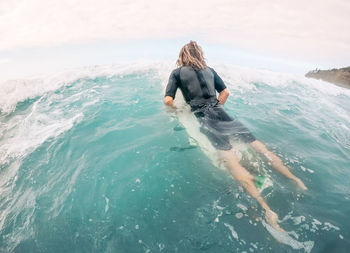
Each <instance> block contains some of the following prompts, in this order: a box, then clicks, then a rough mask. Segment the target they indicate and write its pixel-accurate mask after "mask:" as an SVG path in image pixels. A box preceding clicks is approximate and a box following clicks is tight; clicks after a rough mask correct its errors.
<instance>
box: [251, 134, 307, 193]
mask: <svg viewBox="0 0 350 253" xmlns="http://www.w3.org/2000/svg"><path fill="white" fill-rule="evenodd" d="M250 145H251V146H252V147H253V149H254V150H255V151H257V152H259V153H261V154H263V155H264V156H265V157H266V158H267V160H268V161H269V162H271V166H272V168H274V169H275V170H277V171H279V172H280V173H281V174H283V175H284V176H285V177H287V178H289V179H291V180H293V181H294V182H295V183H296V184H297V185H298V186H299V187H300V188H301V189H303V190H307V187H306V186H305V185H304V183H303V181H301V180H300V178H298V177H296V176H294V175H293V174H292V173H291V172H290V171H289V169H288V168H287V166H285V165H284V164H283V162H282V160H281V159H280V158H279V157H278V156H276V155H275V154H274V153H272V152H271V151H269V150H268V149H267V148H266V146H265V145H264V144H263V143H262V142H260V141H258V140H256V141H253V142H252V143H250Z"/></svg>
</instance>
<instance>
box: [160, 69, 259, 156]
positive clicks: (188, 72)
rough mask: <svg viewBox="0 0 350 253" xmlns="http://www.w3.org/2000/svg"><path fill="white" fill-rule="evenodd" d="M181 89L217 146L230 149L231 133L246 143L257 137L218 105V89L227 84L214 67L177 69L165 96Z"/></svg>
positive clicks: (203, 130)
mask: <svg viewBox="0 0 350 253" xmlns="http://www.w3.org/2000/svg"><path fill="white" fill-rule="evenodd" d="M178 88H180V90H181V92H182V94H183V96H184V98H185V101H186V102H187V103H188V104H189V105H190V106H191V110H192V112H193V113H194V114H195V115H196V117H197V119H198V120H199V122H200V123H201V131H202V132H203V133H204V134H206V135H207V136H208V138H209V140H210V142H211V143H212V144H213V146H214V147H215V148H217V149H220V150H229V149H231V148H232V146H231V144H230V136H234V137H237V138H238V139H240V140H242V141H243V142H247V143H250V142H253V141H255V140H256V138H255V137H254V136H253V135H252V134H251V133H250V132H249V130H248V129H247V128H246V127H245V126H243V124H242V123H240V122H239V121H237V120H234V119H233V118H231V117H230V116H229V115H228V114H227V113H226V112H225V111H224V109H223V108H222V106H221V105H220V104H219V101H218V100H217V98H216V92H215V91H217V92H218V93H220V92H221V91H223V90H224V89H225V88H226V85H225V84H224V82H223V81H222V79H221V78H220V77H219V75H218V74H217V73H216V72H215V70H214V69H212V68H209V67H207V68H205V69H195V68H192V67H188V66H185V67H180V68H177V69H175V70H174V71H173V72H172V73H171V75H170V78H169V82H168V85H167V87H166V91H165V96H170V97H172V98H175V94H176V90H177V89H178Z"/></svg>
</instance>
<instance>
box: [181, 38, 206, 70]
mask: <svg viewBox="0 0 350 253" xmlns="http://www.w3.org/2000/svg"><path fill="white" fill-rule="evenodd" d="M176 63H177V65H178V66H180V67H181V66H191V67H193V68H197V69H204V68H205V67H206V66H207V64H206V63H205V59H204V56H203V51H202V49H201V47H200V46H199V45H198V44H197V42H195V41H192V40H191V41H190V43H188V44H186V45H184V46H183V47H182V48H181V50H180V53H179V58H178V59H177V62H176Z"/></svg>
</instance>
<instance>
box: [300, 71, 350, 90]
mask: <svg viewBox="0 0 350 253" xmlns="http://www.w3.org/2000/svg"><path fill="white" fill-rule="evenodd" d="M305 76H306V77H311V78H315V79H320V80H323V81H326V82H330V83H334V84H336V85H338V86H341V87H345V88H348V89H350V67H346V68H341V69H330V70H319V69H316V70H312V71H310V72H308V73H306V75H305Z"/></svg>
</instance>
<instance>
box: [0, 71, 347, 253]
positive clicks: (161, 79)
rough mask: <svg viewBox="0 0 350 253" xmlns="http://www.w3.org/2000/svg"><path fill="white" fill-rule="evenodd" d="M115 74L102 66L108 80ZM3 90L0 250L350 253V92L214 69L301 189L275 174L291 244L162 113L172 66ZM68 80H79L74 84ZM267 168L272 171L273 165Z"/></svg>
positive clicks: (235, 110) (232, 106) (63, 77)
mask: <svg viewBox="0 0 350 253" xmlns="http://www.w3.org/2000/svg"><path fill="white" fill-rule="evenodd" d="M110 69H113V67H110V68H109V67H108V68H107V70H110ZM107 70H106V69H105V68H102V69H98V68H97V69H94V68H92V69H86V70H84V71H83V72H82V73H80V72H79V73H74V72H71V73H68V74H67V73H62V74H60V75H57V76H55V77H49V78H48V77H42V78H37V79H32V80H18V81H16V82H8V83H3V84H2V86H1V88H2V89H3V90H2V91H3V92H6V97H5V96H4V97H3V102H1V104H0V105H1V114H0V128H1V135H0V145H1V146H0V251H1V252H201V251H205V252H346V251H347V248H349V247H350V219H349V217H348V215H349V213H350V184H349V182H350V180H349V178H350V177H349V169H350V158H349V157H350V112H349V108H350V92H349V91H348V90H345V89H343V88H339V87H336V86H333V85H331V84H327V83H323V82H319V81H314V80H307V79H304V78H303V77H298V76H291V75H282V74H276V73H272V72H264V71H257V70H249V69H248V70H247V69H245V70H242V69H239V68H234V67H221V68H220V67H218V69H217V72H218V73H219V74H222V76H223V78H224V80H225V81H226V83H227V85H228V87H229V89H230V90H231V96H230V98H229V100H228V102H227V104H226V105H225V108H226V110H227V111H228V112H229V113H230V114H231V115H232V116H234V117H235V118H238V119H239V120H240V121H241V122H243V123H244V124H245V125H246V126H247V127H248V128H249V129H250V130H251V131H252V132H253V133H254V135H255V136H256V137H257V138H258V139H259V140H261V141H263V142H264V143H265V144H266V145H267V146H268V147H269V149H271V150H273V151H274V152H275V153H276V154H278V155H279V156H280V157H281V158H282V160H283V161H284V162H285V163H286V164H287V165H288V166H289V167H290V168H291V170H292V172H293V173H294V174H295V175H297V176H298V177H300V178H302V179H303V181H304V182H305V184H306V185H307V187H308V188H309V190H308V191H307V192H301V191H299V190H298V189H297V188H296V186H295V185H294V184H293V183H291V182H289V181H288V180H287V179H285V178H284V177H282V176H281V175H279V174H278V173H276V172H274V171H272V170H269V175H270V177H271V178H272V180H273V182H274V185H273V189H272V190H271V189H270V190H269V191H267V192H263V195H264V197H265V198H266V200H267V202H268V203H269V205H270V206H271V208H272V209H273V210H274V211H275V212H276V213H278V215H279V218H280V225H281V227H283V228H284V229H285V230H286V231H287V234H286V235H282V236H280V237H279V238H280V239H279V240H280V242H279V241H277V240H276V239H274V236H273V231H271V230H269V228H268V227H267V226H266V225H264V223H263V222H262V218H263V217H264V216H263V212H262V210H261V208H260V207H259V206H258V205H257V203H256V202H255V200H253V199H252V198H250V197H249V196H248V195H247V193H246V192H245V191H244V190H243V189H242V188H241V187H240V186H239V185H238V184H237V183H236V182H235V181H234V180H233V179H232V178H231V177H230V176H229V174H228V173H227V172H225V171H223V170H220V169H218V168H216V167H215V166H214V165H213V164H212V163H211V162H210V160H209V158H208V157H206V156H205V154H204V153H203V151H202V150H201V149H200V148H199V147H198V146H196V145H193V143H191V142H190V139H189V136H188V134H187V132H186V130H185V129H184V128H183V127H182V126H181V124H180V122H179V121H178V120H177V118H176V115H175V114H174V113H172V112H169V111H168V110H166V108H165V107H164V105H163V104H162V97H163V85H164V84H165V83H166V80H167V77H168V75H169V73H170V70H171V66H168V65H165V66H163V65H159V66H155V67H152V68H150V67H147V66H146V67H145V66H144V67H140V68H137V67H131V66H130V69H128V70H123V71H120V72H118V71H117V70H113V71H107ZM72 73H73V74H72ZM267 167H268V165H267Z"/></svg>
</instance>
